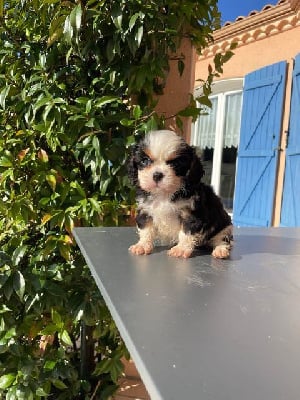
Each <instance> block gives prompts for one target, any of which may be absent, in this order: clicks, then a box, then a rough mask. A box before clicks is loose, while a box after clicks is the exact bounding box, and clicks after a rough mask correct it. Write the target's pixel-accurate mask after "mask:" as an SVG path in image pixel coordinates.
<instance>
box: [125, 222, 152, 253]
mask: <svg viewBox="0 0 300 400" xmlns="http://www.w3.org/2000/svg"><path fill="white" fill-rule="evenodd" d="M139 236H140V240H139V241H138V242H137V243H136V244H133V245H132V246H130V247H129V251H130V252H131V253H132V254H136V255H138V256H141V255H143V254H150V253H152V250H153V232H152V229H151V228H150V227H146V228H144V229H139Z"/></svg>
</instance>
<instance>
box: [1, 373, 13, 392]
mask: <svg viewBox="0 0 300 400" xmlns="http://www.w3.org/2000/svg"><path fill="white" fill-rule="evenodd" d="M15 379H16V375H14V374H6V375H2V376H0V389H7V388H9V387H10V386H11V384H12V383H13V382H14V380H15Z"/></svg>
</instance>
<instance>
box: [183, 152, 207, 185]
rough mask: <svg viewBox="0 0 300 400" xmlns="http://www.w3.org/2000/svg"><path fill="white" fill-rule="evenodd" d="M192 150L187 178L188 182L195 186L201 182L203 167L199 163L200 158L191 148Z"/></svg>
mask: <svg viewBox="0 0 300 400" xmlns="http://www.w3.org/2000/svg"><path fill="white" fill-rule="evenodd" d="M191 150H192V161H191V167H190V170H189V172H188V173H187V178H188V180H189V182H191V183H193V184H197V183H199V182H200V181H201V179H202V177H203V175H204V173H205V172H204V169H203V165H202V163H201V161H200V158H199V157H198V156H197V154H196V150H195V148H194V147H191Z"/></svg>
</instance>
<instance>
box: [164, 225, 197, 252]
mask: <svg viewBox="0 0 300 400" xmlns="http://www.w3.org/2000/svg"><path fill="white" fill-rule="evenodd" d="M178 238H179V241H178V243H177V245H176V246H174V247H172V248H171V249H170V250H169V251H168V255H169V256H172V257H181V258H189V257H190V256H191V255H192V253H193V251H194V248H195V239H194V236H193V235H191V234H190V233H185V232H183V231H180V232H179V235H178Z"/></svg>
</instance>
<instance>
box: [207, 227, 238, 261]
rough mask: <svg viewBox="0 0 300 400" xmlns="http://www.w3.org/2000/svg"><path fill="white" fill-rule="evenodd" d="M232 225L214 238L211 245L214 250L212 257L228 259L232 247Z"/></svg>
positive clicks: (210, 242)
mask: <svg viewBox="0 0 300 400" xmlns="http://www.w3.org/2000/svg"><path fill="white" fill-rule="evenodd" d="M232 229H233V227H232V225H229V226H227V227H226V228H224V229H223V230H222V231H221V232H219V233H218V234H217V235H216V236H214V237H212V238H211V239H210V241H209V245H210V246H211V247H212V248H213V251H212V253H211V255H212V256H213V257H215V258H228V257H229V256H230V250H231V247H232V241H233V238H232Z"/></svg>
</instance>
